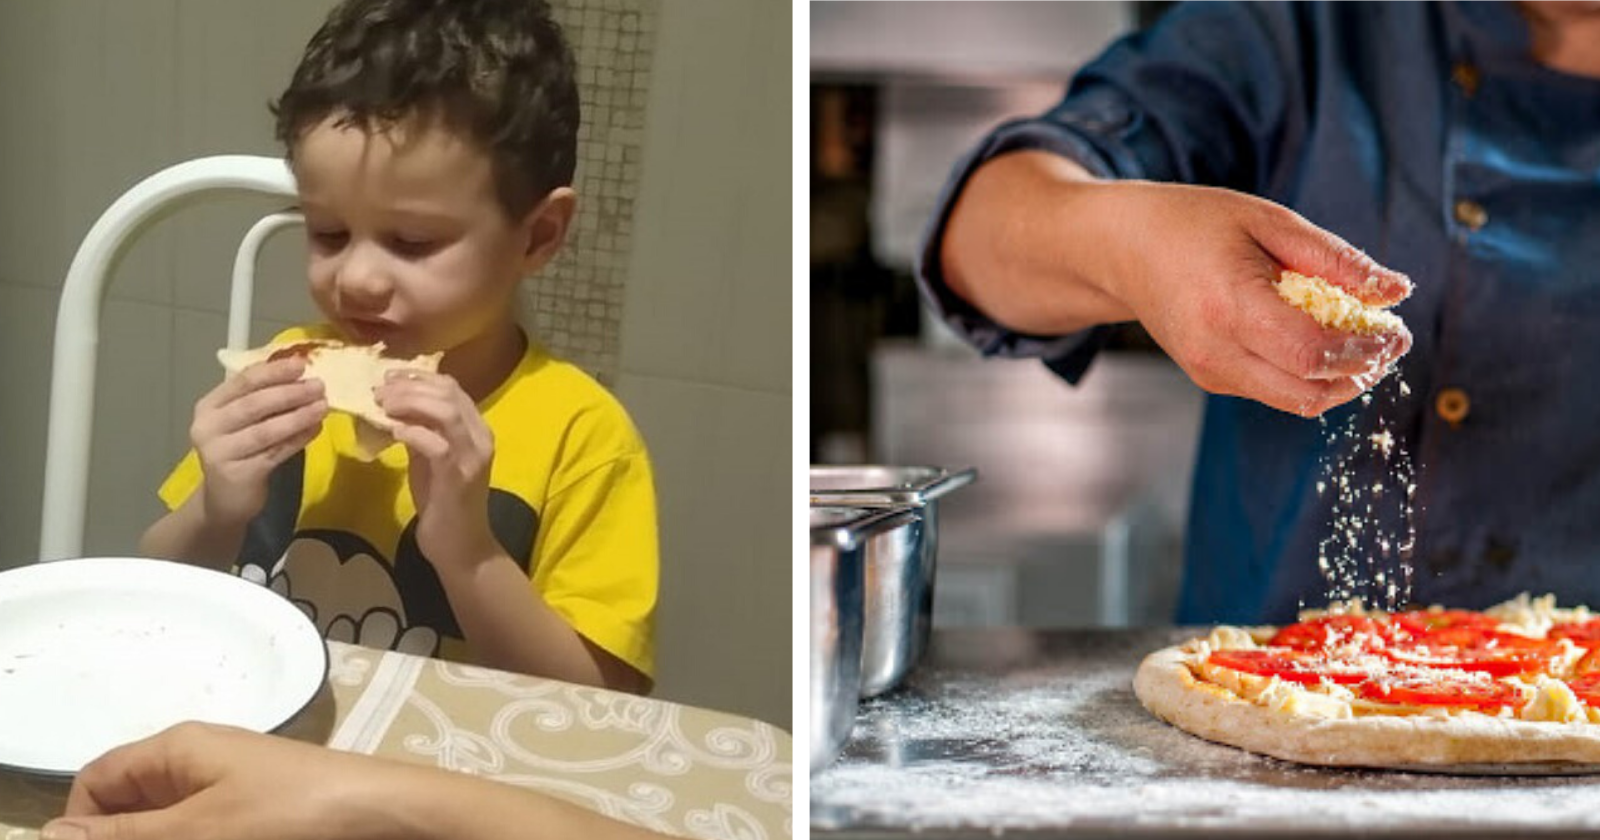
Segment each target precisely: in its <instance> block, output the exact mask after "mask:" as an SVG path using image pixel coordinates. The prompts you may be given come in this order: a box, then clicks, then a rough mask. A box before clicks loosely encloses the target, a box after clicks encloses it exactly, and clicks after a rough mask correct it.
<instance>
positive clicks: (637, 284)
mask: <svg viewBox="0 0 1600 840" xmlns="http://www.w3.org/2000/svg"><path fill="white" fill-rule="evenodd" d="M789 39H790V26H789V6H788V3H787V2H784V0H760V2H752V0H665V2H663V3H662V24H661V30H660V32H659V33H658V34H657V41H656V68H655V76H654V78H653V79H652V80H651V101H650V114H649V123H648V125H649V126H650V131H649V136H648V138H647V141H646V143H645V149H644V175H643V182H642V184H641V185H640V190H641V191H640V195H639V203H638V205H637V219H638V221H637V223H636V224H635V226H634V231H635V233H634V255H633V266H632V272H631V274H630V276H629V281H628V292H627V296H626V306H625V307H624V315H623V327H622V366H621V374H620V376H619V378H618V381H617V391H618V393H619V394H620V395H621V397H622V401H623V403H624V404H626V405H627V406H628V409H629V410H630V411H632V412H633V416H634V418H635V420H637V422H638V423H639V426H640V428H641V429H643V431H644V434H645V438H646V440H648V441H649V443H650V446H651V449H652V451H653V452H654V454H655V461H656V470H657V475H658V487H659V489H660V494H661V521H662V523H663V525H664V526H665V527H664V528H663V533H662V552H663V568H662V604H661V610H662V617H661V627H660V644H661V663H660V671H661V682H660V689H661V691H662V693H664V694H667V695H669V696H672V697H680V698H684V699H685V700H687V701H688V702H693V703H698V704H702V705H710V706H716V705H719V698H721V697H724V696H726V697H737V698H739V699H740V704H741V705H740V708H741V709H744V710H748V711H749V712H750V713H752V714H755V715H757V716H758V717H761V718H763V719H765V720H769V721H772V722H774V723H777V724H779V725H782V726H785V727H788V726H789V721H790V705H791V702H792V701H791V689H790V683H791V680H790V677H789V660H790V651H789V648H788V640H789V637H790V634H791V624H790V616H791V615H792V610H791V607H790V595H789V593H790V588H791V583H790V581H791V578H790V574H789V569H790V566H789V564H790V563H791V562H793V561H792V558H793V556H794V549H793V543H792V541H791V540H790V526H791V522H792V521H793V517H792V515H791V514H790V510H791V501H790V498H789V497H790V480H789V477H790V475H791V471H792V470H793V464H792V457H791V452H790V449H791V437H790V417H791V412H792V409H791V405H792V403H793V397H792V395H791V390H790V381H789V380H790V359H791V358H792V357H791V353H792V349H791V327H790V322H791V320H792V314H791V307H790V285H789V284H790V280H789V273H790V253H791V251H790V247H791V246H790V230H791V225H790V218H791V216H790V213H791V210H790V202H791V193H792V190H791V187H790V171H791V160H790V142H791V138H790V105H789V103H790V84H789V67H790V55H791V45H790V40H789ZM780 639H781V640H783V643H784V646H783V647H782V648H781V649H780V648H779V647H778V646H776V645H774V644H771V643H770V642H772V641H773V640H780Z"/></svg>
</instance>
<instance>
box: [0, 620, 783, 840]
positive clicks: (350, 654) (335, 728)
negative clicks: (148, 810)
mask: <svg viewBox="0 0 1600 840" xmlns="http://www.w3.org/2000/svg"><path fill="white" fill-rule="evenodd" d="M328 651H329V654H330V665H331V667H330V669H329V675H328V683H327V685H325V686H324V687H323V691H322V692H321V694H319V695H318V697H317V699H316V700H315V701H313V702H312V704H311V706H310V707H309V708H307V709H306V711H305V712H303V713H302V714H301V715H300V716H299V717H297V718H296V719H295V720H294V722H293V723H292V724H291V725H290V726H289V727H288V729H287V730H286V731H285V734H287V735H289V736H291V737H295V738H299V739H301V740H306V741H313V742H316V743H323V744H327V745H328V746H331V747H334V748H337V749H344V750H350V751H353V752H359V753H367V754H370V755H376V756H381V757H384V758H392V759H396V760H400V761H407V762H411V763H415V764H430V765H434V766H438V767H443V768H448V769H451V770H457V771H461V772H465V773H471V774H474V775H479V776H483V777H485V778H491V779H496V780H499V781H502V782H506V783H508V784H513V785H518V786H520V787H525V788H530V789H533V790H538V791H542V792H544V793H547V794H549V795H552V796H557V797H561V798H563V799H567V800H570V801H573V802H578V803H580V804H583V805H585V806H587V807H590V808H593V809H594V810H597V811H600V812H601V813H604V814H607V815H609V816H611V817H615V818H617V819H619V820H625V821H627V822H631V823H635V824H638V825H642V826H646V827H648V828H652V829H655V830H657V831H662V832H666V833H670V834H678V835H683V836H687V837H704V838H730V840H731V839H732V838H741V840H746V839H748V840H758V839H759V838H780V837H788V836H790V835H791V834H792V831H793V791H792V783H793V779H792V773H793V767H792V764H791V761H790V753H791V746H792V745H791V739H790V737H789V735H788V734H787V733H785V732H784V731H782V730H780V729H778V728H776V727H774V726H770V725H768V724H765V723H761V722H759V721H754V720H750V719H747V718H740V717H736V716H733V715H728V714H723V713H721V712H712V711H706V710H703V709H696V708H692V707H688V706H680V705H677V704H674V703H668V702H665V701H662V700H654V699H649V698H642V697H634V696H632V695H628V694H619V693H616V692H611V691H605V690H602V689H597V688H586V687H580V686H575V685H570V684H568V683H561V682H555V681H551V680H543V679H537V678H534V677H526V676H521V675H518V674H509V673H506V672H503V671H495V670H491V669H487V668H475V667H471V666H466V665H460V664H456V663H452V662H444V661H441V660H437V659H425V658H421V657H416V656H410V655H407V654H402V653H391V652H383V651H377V650H371V649H368V648H362V647H356V646H353V645H346V644H341V643H338V642H329V643H328ZM0 713H3V711H0ZM66 791H67V788H66V786H65V785H64V784H62V783H59V782H54V781H47V780H41V779H38V778H30V777H27V776H23V775H19V774H14V773H7V772H4V771H0V840H34V839H35V838H37V837H38V829H39V826H41V825H43V824H44V822H45V821H46V820H48V819H49V818H50V817H51V816H54V815H55V814H57V813H59V812H60V810H61V806H62V803H63V802H64V801H65V799H66Z"/></svg>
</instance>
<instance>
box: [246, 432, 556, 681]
mask: <svg viewBox="0 0 1600 840" xmlns="http://www.w3.org/2000/svg"><path fill="white" fill-rule="evenodd" d="M304 477H305V456H304V454H303V453H302V454H299V455H296V456H295V457H294V458H292V459H290V460H289V461H287V462H285V463H284V464H282V465H280V466H279V467H278V468H277V469H276V470H274V471H273V473H272V477H271V479H270V480H269V482H268V490H267V503H266V506H265V507H263V508H262V511H261V513H260V514H258V515H257V516H256V518H255V519H254V520H253V521H252V522H251V523H250V526H249V528H248V529H247V530H246V533H245V539H244V543H243V545H242V546H241V548H240V551H239V563H238V565H239V574H240V576H242V577H244V578H245V579H247V580H251V581H254V582H255V583H259V584H262V585H264V586H269V587H271V588H272V590H273V591H275V592H277V593H278V594H280V595H282V596H284V597H285V598H288V599H289V600H290V601H291V602H293V603H294V604H295V605H296V606H298V607H299V608H300V609H301V610H302V611H303V612H305V613H306V615H307V616H309V617H310V618H311V621H312V622H313V623H314V624H315V625H316V627H317V630H318V631H319V632H321V633H322V635H323V637H325V638H328V639H333V640H336V641H342V642H351V643H355V644H361V645H366V646H369V647H376V648H383V649H387V650H398V651H403V652H405V653H415V654H420V655H425V656H436V655H438V653H439V644H440V641H441V640H442V639H443V638H446V637H448V638H453V639H461V638H462V632H461V625H460V623H459V622H458V621H457V620H456V616H455V612H454V610H452V609H451V607H450V601H449V598H447V597H446V595H445V592H444V586H443V585H442V584H441V583H440V582H439V575H438V573H437V572H435V571H434V569H433V564H431V563H429V562H428V560H427V558H426V557H425V556H423V554H422V550H421V548H420V547H418V545H417V539H416V530H417V522H416V519H415V518H413V519H412V520H411V521H410V522H408V523H406V527H405V529H404V531H402V533H401V536H400V540H399V543H398V546H397V547H396V550H395V556H394V557H392V558H386V557H384V556H383V554H382V553H381V552H380V551H378V549H377V548H375V547H374V546H373V545H372V544H371V543H370V542H368V541H367V540H366V539H364V538H363V537H361V536H360V535H358V534H354V533H351V532H348V531H342V530H336V529H301V528H299V527H298V522H299V518H300V508H301V502H302V491H303V487H304ZM489 527H490V529H491V530H492V531H493V532H494V535H495V538H496V540H498V541H499V543H500V546H501V547H502V548H504V549H505V550H506V553H507V554H509V555H510V556H511V557H513V558H515V559H516V560H517V562H518V563H519V564H521V565H522V567H523V573H524V574H525V575H529V576H531V573H532V569H530V568H528V564H529V562H530V560H529V558H531V557H532V556H533V542H534V539H535V538H536V537H537V536H538V530H539V515H538V513H537V512H536V511H535V510H534V509H533V508H532V507H531V506H529V505H528V503H527V502H524V501H523V500H522V499H520V498H518V497H516V496H514V495H512V494H510V493H507V492H505V491H504V490H499V489H496V488H490V490H489Z"/></svg>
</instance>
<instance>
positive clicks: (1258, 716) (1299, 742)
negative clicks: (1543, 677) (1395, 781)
mask: <svg viewBox="0 0 1600 840" xmlns="http://www.w3.org/2000/svg"><path fill="white" fill-rule="evenodd" d="M1192 655H1193V654H1192V653H1189V652H1186V651H1185V649H1184V648H1183V647H1176V646H1175V647H1169V648H1163V649H1162V650H1158V651H1156V652H1155V653H1152V654H1150V655H1149V656H1147V657H1145V659H1144V661H1143V662H1141V663H1140V665H1139V670H1138V672H1137V673H1136V674H1135V675H1134V680H1133V690H1134V693H1135V694H1136V695H1137V696H1138V698H1139V702H1141V703H1143V704H1144V707H1145V708H1146V709H1149V710H1150V713H1151V714H1153V715H1155V716H1156V717H1158V718H1160V719H1161V720H1163V721H1166V722H1167V723H1170V724H1172V725H1173V726H1176V727H1178V728H1179V729H1182V730H1184V731H1185V732H1189V733H1191V734H1194V735H1198V736H1200V737H1201V738H1205V739H1206V740H1208V741H1215V742H1217V743H1220V744H1226V745H1228V746H1233V747H1239V748H1241V749H1245V750H1249V751H1251V752H1255V753H1261V754H1262V755H1269V756H1273V757H1274V758H1281V759H1284V760H1286V761H1294V762H1298V763H1301V764H1315V765H1323V766H1329V767H1376V768H1384V769H1396V770H1428V771H1435V772H1452V771H1453V772H1468V771H1469V770H1476V771H1479V772H1481V771H1482V770H1483V769H1484V768H1485V767H1492V768H1494V772H1504V773H1519V772H1527V773H1551V772H1600V726H1596V725H1594V724H1590V723H1586V722H1585V723H1551V722H1529V721H1521V720H1515V719H1511V718H1502V717H1490V716H1488V715H1483V714H1478V713H1475V712H1464V713H1459V714H1455V715H1451V716H1433V715H1427V716H1392V715H1370V716H1357V717H1352V718H1340V719H1330V718H1321V717H1314V716H1311V715H1305V714H1294V713H1284V712H1280V711H1277V710H1275V709H1272V708H1269V707H1266V706H1261V705H1257V704H1255V703H1252V702H1250V701H1248V700H1244V699H1242V698H1240V697H1238V696H1237V695H1235V694H1233V693H1232V692H1230V691H1228V690H1227V689H1225V688H1222V687H1221V686H1217V685H1212V684H1210V683H1208V682H1205V681H1203V680H1200V679H1197V678H1196V677H1195V675H1194V673H1193V672H1192V671H1191V670H1190V668H1189V666H1188V664H1187V663H1188V661H1189V659H1190V657H1192Z"/></svg>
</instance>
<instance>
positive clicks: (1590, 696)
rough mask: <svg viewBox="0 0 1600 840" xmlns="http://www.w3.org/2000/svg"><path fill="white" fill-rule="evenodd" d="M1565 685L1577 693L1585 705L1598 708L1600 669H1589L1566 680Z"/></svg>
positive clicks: (1599, 701) (1599, 699)
mask: <svg viewBox="0 0 1600 840" xmlns="http://www.w3.org/2000/svg"><path fill="white" fill-rule="evenodd" d="M1567 687H1568V688H1571V689H1572V693H1573V694H1576V695H1578V699H1579V700H1582V701H1583V702H1584V704H1585V705H1589V706H1594V707H1595V708H1597V709H1600V671H1590V672H1589V673H1587V674H1584V675H1583V676H1581V677H1576V678H1574V679H1570V680H1567Z"/></svg>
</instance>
